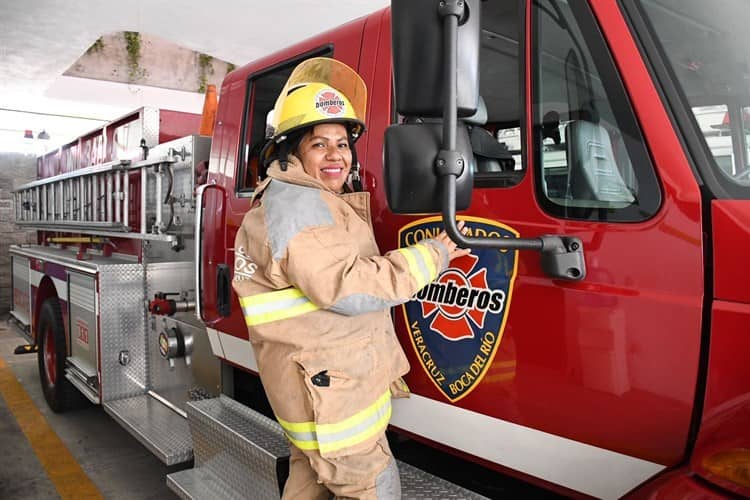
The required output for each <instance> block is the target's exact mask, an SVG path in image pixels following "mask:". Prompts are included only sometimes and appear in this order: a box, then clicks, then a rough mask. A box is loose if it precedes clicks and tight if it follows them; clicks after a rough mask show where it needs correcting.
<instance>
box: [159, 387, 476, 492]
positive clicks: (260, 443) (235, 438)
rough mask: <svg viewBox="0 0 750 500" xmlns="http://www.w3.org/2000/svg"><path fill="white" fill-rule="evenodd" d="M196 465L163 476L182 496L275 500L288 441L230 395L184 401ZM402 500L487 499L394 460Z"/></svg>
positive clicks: (284, 473) (285, 471)
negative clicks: (396, 466) (399, 476)
mask: <svg viewBox="0 0 750 500" xmlns="http://www.w3.org/2000/svg"><path fill="white" fill-rule="evenodd" d="M187 413H188V419H189V421H190V430H191V433H192V437H193V444H194V447H195V468H194V469H188V470H183V471H179V472H176V473H173V474H170V475H168V476H167V485H168V486H169V488H170V489H171V490H172V491H173V492H174V493H176V494H177V495H178V496H179V497H180V498H183V499H185V500H215V499H226V500H229V499H237V500H239V499H252V500H266V499H274V500H278V499H279V498H280V497H281V488H283V483H284V481H285V479H286V476H287V475H288V471H289V463H288V460H289V445H288V443H287V441H286V438H285V437H284V433H283V431H282V430H281V426H279V424H278V423H277V422H275V421H273V420H270V419H268V418H266V417H265V416H263V415H261V414H259V413H257V412H255V411H253V410H251V409H250V408H247V407H246V406H244V405H242V404H240V403H238V402H236V401H234V400H233V399H231V398H228V397H225V396H220V397H218V398H212V399H206V400H203V401H193V402H189V403H188V404H187ZM398 468H399V472H400V474H401V490H402V498H404V499H408V500H428V499H430V500H432V499H441V500H442V499H456V500H458V499H461V500H481V499H484V498H485V497H483V496H481V495H478V494H476V493H473V492H471V491H469V490H466V489H464V488H461V487H460V486H457V485H455V484H453V483H450V482H448V481H445V480H444V479H440V478H438V477H435V476H433V475H432V474H429V473H427V472H424V471H422V470H420V469H418V468H416V467H414V466H411V465H409V464H406V463H404V462H401V461H399V462H398Z"/></svg>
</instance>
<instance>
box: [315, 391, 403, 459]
mask: <svg viewBox="0 0 750 500" xmlns="http://www.w3.org/2000/svg"><path fill="white" fill-rule="evenodd" d="M390 416H391V400H390V398H388V400H387V401H386V402H385V403H384V404H382V405H380V406H378V407H377V408H376V409H375V412H374V413H371V414H370V415H368V416H367V417H366V418H365V419H364V420H362V421H361V422H359V423H358V424H356V425H354V426H352V427H349V428H348V429H344V430H341V431H338V432H332V433H330V434H328V433H324V432H322V431H321V426H318V443H320V448H321V450H325V449H326V447H334V446H335V447H336V448H343V447H345V446H341V445H340V444H341V443H345V442H347V441H348V440H350V439H352V438H356V437H357V436H360V435H363V434H367V436H366V437H365V438H363V439H362V440H364V439H366V438H367V437H371V436H372V435H373V434H375V433H376V432H377V430H378V429H381V428H383V429H384V428H385V427H386V426H387V425H388V418H389V417H390Z"/></svg>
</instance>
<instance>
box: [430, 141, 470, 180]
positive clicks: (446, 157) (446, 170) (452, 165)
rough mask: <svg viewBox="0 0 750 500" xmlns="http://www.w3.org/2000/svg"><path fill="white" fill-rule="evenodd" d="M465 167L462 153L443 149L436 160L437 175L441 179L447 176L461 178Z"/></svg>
mask: <svg viewBox="0 0 750 500" xmlns="http://www.w3.org/2000/svg"><path fill="white" fill-rule="evenodd" d="M454 133H455V132H454ZM464 165H466V161H465V160H464V157H463V155H462V154H461V153H459V152H458V151H448V150H446V149H441V150H440V152H439V153H438V155H437V158H436V159H435V173H436V174H437V175H438V176H440V177H442V176H446V175H452V176H454V177H460V176H461V174H462V173H463V171H464Z"/></svg>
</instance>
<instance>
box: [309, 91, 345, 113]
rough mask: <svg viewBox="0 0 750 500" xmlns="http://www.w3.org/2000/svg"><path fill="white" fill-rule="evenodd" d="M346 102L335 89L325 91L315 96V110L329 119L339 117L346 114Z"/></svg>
mask: <svg viewBox="0 0 750 500" xmlns="http://www.w3.org/2000/svg"><path fill="white" fill-rule="evenodd" d="M345 108H346V102H344V99H343V98H342V97H341V96H340V95H339V94H338V92H336V91H335V90H333V89H325V90H321V91H320V92H318V94H317V95H316V96H315V109H317V110H318V111H319V112H320V113H321V114H323V115H325V116H329V117H337V116H341V115H343V114H344V109H345Z"/></svg>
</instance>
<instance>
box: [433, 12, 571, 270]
mask: <svg viewBox="0 0 750 500" xmlns="http://www.w3.org/2000/svg"><path fill="white" fill-rule="evenodd" d="M464 9H465V2H464V0H440V3H439V4H438V13H439V14H440V16H441V17H442V18H443V29H444V34H443V35H444V36H443V41H444V45H443V54H444V57H445V59H444V61H445V62H444V67H443V69H444V71H445V95H444V96H443V98H444V102H443V148H442V150H441V151H440V152H439V154H438V156H437V159H436V160H435V171H436V173H437V175H438V177H439V179H440V180H439V184H440V185H441V187H442V202H443V203H442V208H443V210H442V212H443V224H444V226H445V231H446V232H447V233H448V236H450V237H451V239H452V240H453V241H455V242H456V243H457V244H458V245H459V246H460V247H464V248H470V247H473V248H496V249H498V250H536V251H539V252H541V253H542V259H541V261H542V262H541V264H542V269H543V270H544V272H545V273H546V274H547V275H549V276H552V277H554V278H560V279H565V280H571V281H579V280H582V279H583V278H584V277H585V276H586V263H585V261H584V258H583V244H582V242H581V240H580V239H578V238H573V237H568V236H555V235H546V236H541V237H539V238H518V239H510V238H471V237H467V236H464V235H463V234H462V233H461V232H460V231H459V230H458V227H457V226H456V178H457V177H459V176H460V175H461V173H462V172H463V169H464V168H465V165H466V161H465V159H464V158H463V156H462V155H461V154H460V153H459V152H458V151H456V123H457V119H458V118H457V117H458V112H457V108H458V105H457V102H456V95H457V92H458V82H457V79H458V76H457V73H458V72H457V67H458V21H459V19H461V18H462V17H463V16H464Z"/></svg>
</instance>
